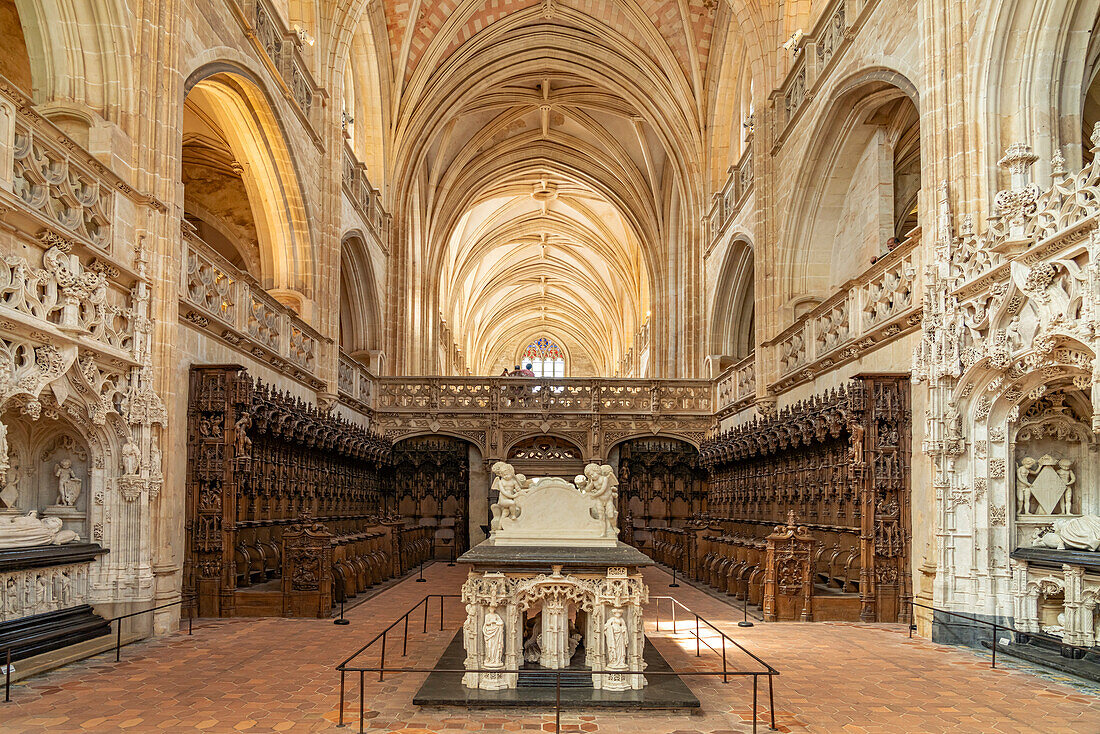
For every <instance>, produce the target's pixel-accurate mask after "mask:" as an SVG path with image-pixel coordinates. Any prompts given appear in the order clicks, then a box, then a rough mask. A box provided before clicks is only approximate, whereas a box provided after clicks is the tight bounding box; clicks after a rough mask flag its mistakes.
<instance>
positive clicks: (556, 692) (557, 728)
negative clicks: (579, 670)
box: [554, 670, 561, 734]
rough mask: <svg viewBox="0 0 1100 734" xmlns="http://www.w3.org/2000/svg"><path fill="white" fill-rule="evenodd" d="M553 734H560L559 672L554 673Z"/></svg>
mask: <svg viewBox="0 0 1100 734" xmlns="http://www.w3.org/2000/svg"><path fill="white" fill-rule="evenodd" d="M554 699H555V702H554V734H561V671H560V670H557V671H554Z"/></svg>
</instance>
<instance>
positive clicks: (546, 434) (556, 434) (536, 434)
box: [504, 430, 584, 457]
mask: <svg viewBox="0 0 1100 734" xmlns="http://www.w3.org/2000/svg"><path fill="white" fill-rule="evenodd" d="M534 438H553V439H557V440H558V441H561V442H563V443H567V444H569V445H570V446H572V447H573V448H574V449H576V450H577V456H581V457H583V456H584V447H583V446H581V445H580V444H579V443H577V440H576V438H572V437H570V436H568V435H566V434H565V433H562V432H560V431H553V430H551V431H532V432H530V433H525V434H523V435H522V436H519V437H517V438H514V439H513V440H511V441H509V442H508V443H506V444H505V446H504V455H505V456H510V455H511V453H512V449H514V448H516V447H517V446H519V445H520V444H521V443H523V442H524V441H530V440H531V439H534Z"/></svg>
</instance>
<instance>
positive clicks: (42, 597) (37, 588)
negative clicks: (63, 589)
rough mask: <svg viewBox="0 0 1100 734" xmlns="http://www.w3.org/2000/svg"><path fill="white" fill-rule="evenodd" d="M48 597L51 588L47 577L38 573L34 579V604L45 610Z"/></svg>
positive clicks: (38, 608)
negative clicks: (47, 582)
mask: <svg viewBox="0 0 1100 734" xmlns="http://www.w3.org/2000/svg"><path fill="white" fill-rule="evenodd" d="M48 598H49V588H48V585H47V584H46V577H45V576H43V575H42V574H38V575H37V576H36V577H35V579H34V605H35V608H36V609H37V611H39V612H42V611H45V608H46V602H47V600H48Z"/></svg>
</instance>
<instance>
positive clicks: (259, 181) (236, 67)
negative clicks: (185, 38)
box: [180, 49, 317, 320]
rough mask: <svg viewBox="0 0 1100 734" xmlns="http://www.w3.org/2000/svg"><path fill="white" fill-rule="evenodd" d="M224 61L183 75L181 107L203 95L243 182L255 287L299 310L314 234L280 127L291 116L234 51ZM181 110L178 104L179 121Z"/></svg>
mask: <svg viewBox="0 0 1100 734" xmlns="http://www.w3.org/2000/svg"><path fill="white" fill-rule="evenodd" d="M217 51H219V49H213V50H212V51H209V52H207V53H206V54H204V56H209V55H211V54H212V53H214V52H217ZM225 51H227V52H230V51H231V50H230V49H225ZM228 55H230V56H231V58H215V59H214V60H211V61H208V62H206V63H203V64H201V65H200V66H198V67H197V68H196V69H195V70H194V71H192V72H191V73H190V74H189V75H188V77H187V79H186V81H185V83H184V86H183V95H184V100H187V99H188V98H189V97H191V95H192V94H194V93H195V92H196V90H199V91H201V92H202V102H204V103H206V104H208V105H211V106H213V109H211V110H210V112H211V114H212V116H213V117H214V119H215V121H216V122H217V124H218V125H219V126H220V127H221V130H222V133H223V134H224V135H226V137H227V139H228V142H229V144H230V147H231V149H232V152H233V154H234V155H235V156H237V157H239V158H241V159H242V160H241V162H242V163H244V164H245V165H244V167H243V168H244V173H243V175H242V179H243V180H244V184H245V188H246V190H247V192H248V198H249V203H250V205H251V206H252V210H253V213H254V215H255V218H256V228H257V233H258V235H259V240H260V260H261V268H262V272H261V273H260V274H259V275H260V277H259V279H260V282H261V284H262V285H263V287H264V288H265V289H267V290H273V291H276V292H281V293H289V294H297V295H298V296H299V297H300V299H301V301H302V306H303V307H304V306H305V305H306V304H307V303H308V302H310V301H312V299H313V298H314V294H315V293H316V291H317V287H316V282H315V278H316V277H317V275H316V273H315V272H314V263H315V261H316V257H315V253H314V245H313V243H314V241H315V235H316V233H315V232H314V231H313V226H314V224H313V217H311V216H310V206H309V201H308V199H307V197H306V196H305V194H304V191H303V188H302V182H303V181H304V180H306V177H305V176H304V175H303V174H304V169H303V166H302V163H301V161H300V160H299V159H298V156H297V154H296V152H295V150H294V148H293V146H291V145H290V144H289V142H288V141H289V140H290V137H289V136H288V130H287V129H286V125H285V120H287V119H293V116H292V115H287V114H281V112H282V110H283V107H282V105H280V103H279V102H278V98H277V97H276V96H275V95H272V94H271V92H270V89H269V87H268V85H267V84H266V83H265V82H264V81H263V76H262V75H261V74H259V73H258V72H257V71H256V70H255V69H253V68H252V67H253V65H252V64H251V63H250V62H248V61H247V60H246V59H240V60H238V59H237V58H236V57H238V56H239V54H237V53H235V52H233V53H230V54H228ZM183 109H184V106H183V105H182V104H181V105H180V115H181V116H182V114H183ZM180 129H181V130H182V118H181V125H180ZM304 310H306V309H304V308H303V311H304ZM303 315H304V316H306V314H305V313H303ZM307 320H309V319H308V316H307Z"/></svg>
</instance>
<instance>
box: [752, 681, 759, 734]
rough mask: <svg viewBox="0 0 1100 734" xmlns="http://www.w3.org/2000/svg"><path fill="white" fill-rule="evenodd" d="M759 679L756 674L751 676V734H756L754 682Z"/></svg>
mask: <svg viewBox="0 0 1100 734" xmlns="http://www.w3.org/2000/svg"><path fill="white" fill-rule="evenodd" d="M759 678H760V676H759V675H757V674H756V673H753V674H752V734H756V682H757V680H758V679H759Z"/></svg>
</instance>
